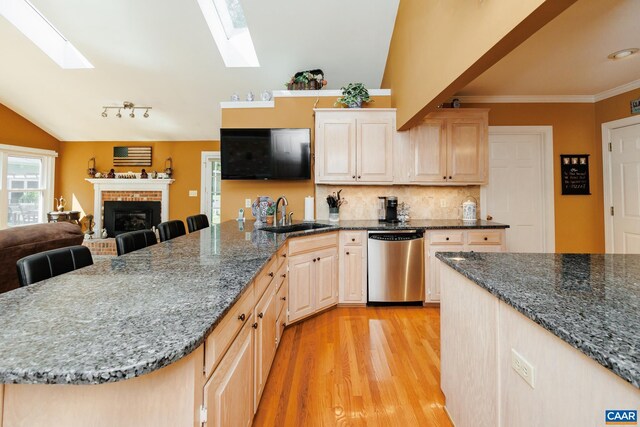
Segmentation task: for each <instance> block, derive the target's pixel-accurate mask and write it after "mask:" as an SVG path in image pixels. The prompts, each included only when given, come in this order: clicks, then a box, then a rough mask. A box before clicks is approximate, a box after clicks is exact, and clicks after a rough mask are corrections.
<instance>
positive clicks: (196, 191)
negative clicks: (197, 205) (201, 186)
mask: <svg viewBox="0 0 640 427" xmlns="http://www.w3.org/2000/svg"><path fill="white" fill-rule="evenodd" d="M189 197H198V190H189Z"/></svg>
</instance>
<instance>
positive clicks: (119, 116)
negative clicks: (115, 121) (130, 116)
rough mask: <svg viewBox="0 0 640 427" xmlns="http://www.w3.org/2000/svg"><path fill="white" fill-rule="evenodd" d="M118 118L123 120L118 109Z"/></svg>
mask: <svg viewBox="0 0 640 427" xmlns="http://www.w3.org/2000/svg"><path fill="white" fill-rule="evenodd" d="M116 117H117V118H119V119H121V118H122V114H121V113H120V109H119V108H118V113H117V114H116Z"/></svg>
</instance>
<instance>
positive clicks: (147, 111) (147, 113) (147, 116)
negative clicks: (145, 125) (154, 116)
mask: <svg viewBox="0 0 640 427" xmlns="http://www.w3.org/2000/svg"><path fill="white" fill-rule="evenodd" d="M142 117H144V118H145V119H148V118H149V109H148V108H147V110H146V111H145V112H144V114H143V115H142Z"/></svg>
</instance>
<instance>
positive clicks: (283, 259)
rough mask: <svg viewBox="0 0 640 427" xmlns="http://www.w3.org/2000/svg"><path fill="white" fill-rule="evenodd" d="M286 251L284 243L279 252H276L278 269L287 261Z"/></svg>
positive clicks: (286, 246) (286, 247)
mask: <svg viewBox="0 0 640 427" xmlns="http://www.w3.org/2000/svg"><path fill="white" fill-rule="evenodd" d="M287 249H288V245H287V244H286V243H285V244H284V245H283V246H282V247H281V248H280V250H278V267H277V268H278V269H280V267H282V264H284V263H285V262H286V261H287Z"/></svg>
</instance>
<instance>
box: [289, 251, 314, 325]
mask: <svg viewBox="0 0 640 427" xmlns="http://www.w3.org/2000/svg"><path fill="white" fill-rule="evenodd" d="M316 258H317V256H316V254H315V253H310V254H303V255H296V256H292V257H291V258H289V321H288V323H291V322H295V321H296V320H298V319H300V318H302V317H305V316H308V315H309V314H311V313H313V312H314V311H315V309H316V303H315V290H314V287H315V268H314V265H315V263H316V262H317V260H316ZM314 260H315V261H314Z"/></svg>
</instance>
